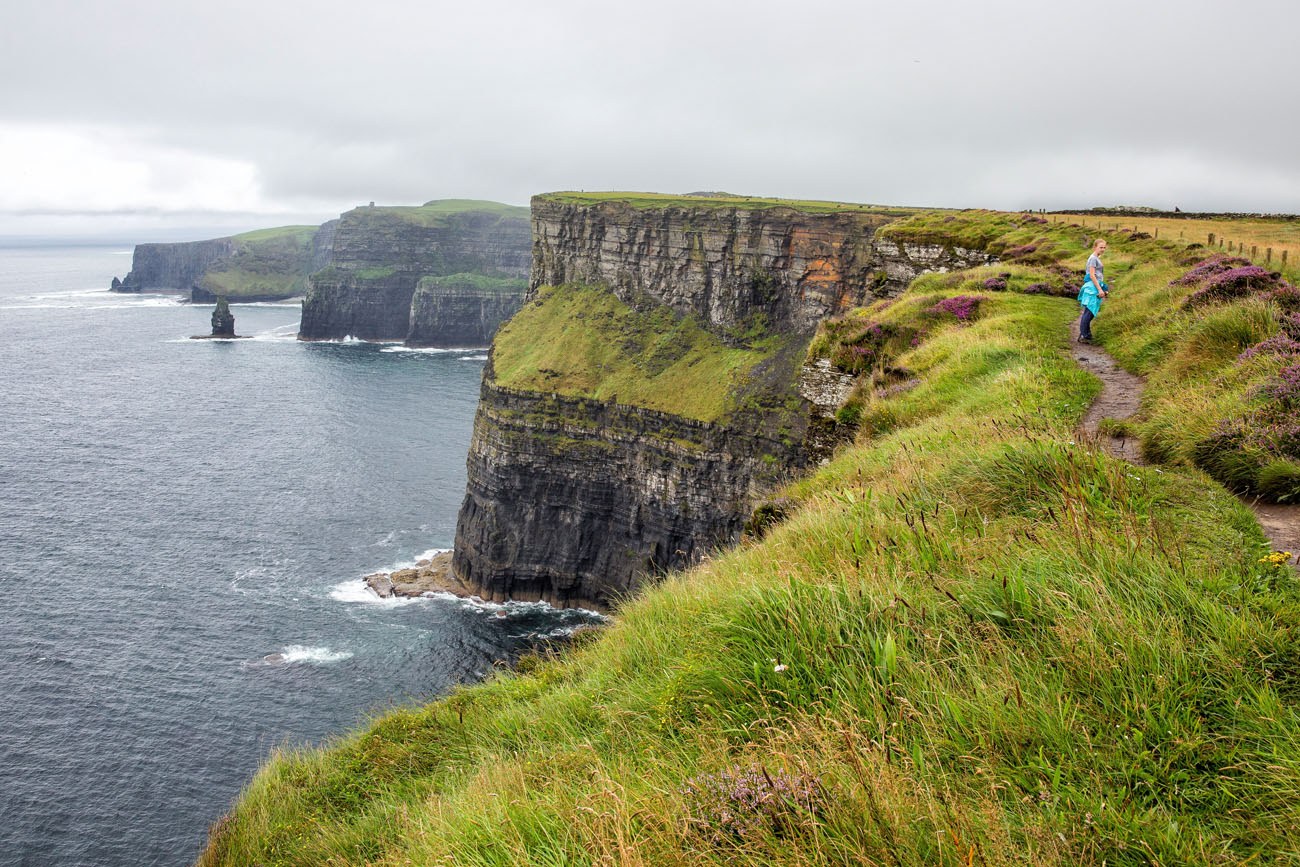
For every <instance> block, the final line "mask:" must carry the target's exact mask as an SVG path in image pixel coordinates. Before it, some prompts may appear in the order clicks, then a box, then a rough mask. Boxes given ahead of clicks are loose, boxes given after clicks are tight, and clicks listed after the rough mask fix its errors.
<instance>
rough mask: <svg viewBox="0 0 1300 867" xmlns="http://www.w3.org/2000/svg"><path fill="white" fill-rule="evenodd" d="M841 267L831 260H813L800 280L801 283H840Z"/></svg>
mask: <svg viewBox="0 0 1300 867" xmlns="http://www.w3.org/2000/svg"><path fill="white" fill-rule="evenodd" d="M840 280H841V275H840V269H839V265H838V264H837V263H836V262H832V261H831V260H830V259H813V260H812V261H811V262H809V263H808V268H807V270H805V271H804V272H803V276H802V277H800V278H799V282H800V283H839V282H840Z"/></svg>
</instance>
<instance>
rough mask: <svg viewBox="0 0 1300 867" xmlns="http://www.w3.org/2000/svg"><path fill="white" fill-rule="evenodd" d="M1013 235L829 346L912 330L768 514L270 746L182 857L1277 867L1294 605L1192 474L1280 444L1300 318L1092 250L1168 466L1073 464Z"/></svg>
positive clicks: (1033, 275) (1062, 248)
mask: <svg viewBox="0 0 1300 867" xmlns="http://www.w3.org/2000/svg"><path fill="white" fill-rule="evenodd" d="M968 219H970V220H973V221H976V222H978V223H979V224H980V225H979V226H973V227H966V228H965V229H963V231H962V234H963V236H967V235H972V234H973V235H980V234H982V233H983V231H984V230H985V229H990V228H991V227H992V226H993V225H994V224H995V223H996V221H1005V220H1009V219H1010V217H1009V216H1008V215H992V214H982V215H970V216H969V217H968ZM949 227H950V228H953V227H952V226H951V224H949ZM958 228H960V227H958ZM967 230H968V231H967ZM1014 231H1015V232H1016V233H1024V232H1030V231H1032V232H1035V233H1038V237H1037V239H1035V240H1036V241H1037V243H1029V244H1025V243H1023V242H1022V243H1017V244H1015V245H1011V244H1010V243H1009V240H1008V239H1006V238H1001V239H999V243H1000V245H1001V246H1003V247H1004V248H1005V250H1006V252H1005V255H1006V256H1007V257H1008V261H1007V262H1006V263H1005V264H1000V265H995V266H992V267H988V268H981V269H977V270H975V271H971V272H958V273H954V274H940V275H930V276H927V277H924V278H922V279H921V280H920V281H918V282H917V283H916V284H914V285H913V287H912V288H911V289H909V290H908V292H907V293H905V294H904V295H903V296H902V297H901V298H900V299H898V300H896V301H893V302H891V303H880V304H877V305H873V306H872V307H870V308H867V309H864V310H861V311H858V312H857V313H856V314H855V315H854V318H855V319H857V320H859V321H856V322H852V323H850V325H852V326H854V327H853V328H852V329H849V328H846V327H845V326H843V325H839V324H836V325H833V326H828V330H829V331H831V332H833V336H835V337H836V339H838V340H841V341H843V342H844V345H847V346H859V347H867V346H878V345H883V344H874V343H871V342H870V341H871V340H873V339H874V338H873V337H872V335H874V334H877V333H878V330H877V329H876V328H874V327H873V326H880V328H879V333H885V332H888V333H898V334H902V333H909V334H912V335H913V336H914V338H915V341H914V342H913V341H911V340H909V341H902V342H901V346H895V347H892V348H890V350H889V351H891V352H901V354H900V355H896V356H894V357H891V358H890V359H889V364H890V365H891V366H892V367H893V368H894V369H906V370H907V371H908V374H909V376H910V377H911V379H910V380H908V381H906V382H903V383H899V384H898V387H884V388H882V387H879V386H880V385H883V384H884V383H878V382H876V381H875V374H876V373H879V372H880V371H879V370H871V369H868V370H865V371H864V372H863V379H862V380H861V384H860V398H861V399H862V400H863V407H862V416H861V419H862V428H861V432H860V435H859V437H858V439H857V441H856V442H855V443H854V444H852V445H851V446H849V447H847V448H845V449H843V450H842V451H841V452H840V453H839V454H838V455H837V456H836V458H835V460H834V461H833V462H832V463H831V464H829V465H828V466H825V467H823V468H821V469H819V470H818V471H817V472H816V473H815V474H813V475H811V476H810V477H808V478H806V479H804V480H802V481H800V482H797V483H795V484H794V485H792V486H791V487H790V488H789V489H788V490H787V491H785V492H784V493H785V495H786V497H787V498H788V500H787V503H786V508H787V510H788V511H789V512H790V513H791V516H790V517H789V519H788V520H787V521H786V522H785V523H782V524H779V525H778V526H776V527H774V528H773V529H772V530H771V531H770V532H769V533H768V535H767V536H765V537H764V538H763V539H762V540H760V541H757V542H754V543H750V544H745V545H743V546H740V547H738V548H736V549H734V550H731V551H727V552H720V553H719V554H718V555H717V556H716V557H713V558H711V559H710V560H709V561H707V562H706V563H704V564H702V565H701V566H700V567H698V568H696V569H694V570H691V571H690V572H687V573H684V574H680V575H675V576H671V577H670V578H669V579H668V580H667V581H666V582H665V583H663V584H661V585H659V586H657V587H655V588H652V589H649V590H647V591H646V592H645V593H644V594H643V595H642V596H641V597H640V598H638V599H637V600H635V601H633V602H631V603H630V604H628V605H627V606H625V607H624V608H623V609H622V610H621V612H620V615H619V617H618V619H617V622H616V623H615V624H614V625H613V626H611V627H610V628H609V629H607V630H606V631H605V632H604V633H603V634H600V635H598V636H587V637H586V638H585V639H584V640H582V641H581V642H579V643H578V644H577V646H575V647H574V648H573V649H571V650H569V651H567V652H565V653H563V654H560V655H548V654H541V655H538V656H535V657H526V658H525V659H524V660H523V661H522V663H521V665H520V666H519V670H518V671H516V672H500V673H498V674H496V675H494V676H493V677H492V678H491V679H490V680H489V681H488V682H487V683H484V684H481V685H477V686H468V687H463V688H460V689H458V690H456V691H455V692H454V693H452V694H451V695H450V696H448V697H445V698H443V699H441V700H439V701H435V702H432V703H430V704H428V705H425V706H422V707H411V708H408V709H403V710H397V711H393V712H389V713H386V714H384V715H382V716H381V717H379V718H378V719H377V720H376V721H374V722H373V723H372V724H370V725H368V726H366V727H364V728H362V729H360V730H358V731H356V732H354V733H352V734H349V735H347V736H345V737H342V738H340V739H338V740H337V741H335V742H333V743H332V744H330V745H328V746H327V747H326V748H323V749H304V750H288V749H286V750H281V751H278V752H277V753H276V754H275V756H274V757H273V758H272V760H271V761H270V762H269V763H268V764H267V766H266V767H265V768H264V769H263V770H262V771H261V772H260V773H259V774H258V775H257V777H256V778H255V779H254V780H253V781H252V782H251V784H250V785H249V787H248V788H247V790H246V791H245V792H244V794H243V795H242V797H241V799H240V801H239V802H238V803H237V804H236V806H235V808H234V810H233V811H232V814H231V816H230V817H229V818H227V819H224V820H222V821H221V822H220V823H218V824H217V825H216V826H214V829H213V831H212V835H211V838H210V843H209V847H208V849H207V851H206V853H205V854H204V856H203V857H202V859H201V861H200V863H201V864H203V865H217V864H229V865H242V864H253V863H263V864H267V865H280V864H285V865H287V864H326V863H329V864H357V865H360V864H375V865H399V864H408V863H415V864H439V863H448V864H452V863H454V864H462V865H483V867H486V865H505V864H511V865H537V867H540V865H557V864H595V863H606V862H608V863H635V864H642V865H680V864H711V865H729V867H739V865H768V867H777V865H805V867H813V865H818V867H820V865H826V867H829V865H842V864H848V863H852V864H863V863H868V864H887V865H923V864H924V865H929V864H938V865H952V867H956V865H969V864H983V865H1018V864H1026V863H1032V864H1041V865H1077V864H1087V865H1101V864H1112V865H1114V864H1130V865H1149V864H1166V865H1172V864H1180V865H1181V864H1194V865H1217V864H1239V863H1259V864H1277V863H1291V862H1292V861H1294V860H1295V854H1296V853H1297V852H1298V851H1300V799H1297V798H1296V797H1295V792H1296V791H1297V790H1298V789H1300V678H1298V677H1297V674H1296V670H1297V663H1296V660H1300V582H1298V581H1297V580H1296V576H1295V574H1294V572H1293V571H1291V570H1290V569H1289V568H1287V567H1283V566H1279V565H1275V564H1272V563H1271V562H1269V558H1267V557H1264V556H1263V555H1264V554H1265V553H1266V552H1267V550H1268V549H1267V547H1266V543H1265V540H1264V537H1263V535H1262V533H1261V531H1260V528H1259V525H1258V524H1257V523H1256V522H1255V520H1254V519H1253V517H1252V516H1251V515H1250V513H1249V512H1248V511H1247V510H1246V509H1245V508H1244V507H1243V506H1242V505H1241V504H1240V503H1239V502H1238V500H1237V499H1236V498H1235V497H1233V496H1231V495H1230V494H1228V493H1227V491H1226V490H1225V489H1224V488H1223V487H1222V486H1221V485H1219V484H1216V483H1215V482H1214V481H1213V480H1212V479H1211V477H1210V475H1207V472H1205V471H1202V470H1201V469H1198V468H1197V466H1198V464H1197V461H1198V460H1200V459H1201V457H1207V458H1209V459H1210V461H1209V465H1208V467H1209V471H1210V472H1217V470H1215V467H1221V466H1222V463H1223V460H1222V459H1223V458H1224V457H1225V456H1231V455H1232V454H1241V455H1245V456H1246V457H1245V459H1244V460H1238V461H1236V462H1235V463H1233V462H1229V463H1231V467H1230V469H1233V470H1234V471H1239V470H1242V469H1248V468H1249V467H1251V466H1253V467H1255V468H1256V469H1259V468H1260V467H1261V466H1263V464H1260V463H1258V462H1257V461H1256V458H1258V457H1259V455H1261V454H1264V453H1265V451H1266V449H1267V448H1269V447H1271V446H1269V444H1268V443H1267V442H1264V441H1262V440H1259V441H1256V440H1250V441H1243V439H1242V437H1246V438H1247V439H1249V437H1258V436H1260V435H1263V434H1266V433H1267V432H1268V428H1267V425H1266V424H1264V423H1263V421H1264V419H1263V416H1265V415H1267V414H1268V413H1280V416H1279V417H1281V418H1282V422H1280V423H1279V424H1281V427H1280V428H1279V430H1280V431H1281V434H1280V435H1281V436H1282V437H1283V442H1282V446H1281V448H1283V449H1294V447H1295V446H1294V440H1291V439H1287V437H1289V436H1293V435H1294V434H1293V433H1290V432H1291V431H1293V430H1294V428H1293V425H1294V421H1295V414H1294V413H1295V412H1296V407H1297V405H1298V404H1300V393H1298V392H1297V390H1296V389H1297V386H1296V385H1295V383H1296V382H1297V380H1295V379H1294V377H1292V378H1290V379H1288V378H1287V376H1286V375H1285V371H1287V370H1294V369H1300V348H1296V347H1293V346H1291V345H1290V344H1288V343H1286V341H1285V340H1282V339H1280V338H1285V337H1286V335H1287V334H1289V333H1290V332H1289V331H1287V329H1288V328H1292V327H1295V321H1294V320H1292V319H1290V318H1289V317H1291V316H1292V315H1294V314H1295V313H1297V312H1300V311H1297V310H1296V309H1295V307H1294V306H1288V305H1293V304H1294V298H1293V297H1292V296H1291V295H1289V294H1288V293H1287V291H1286V290H1285V287H1278V286H1276V285H1273V284H1270V285H1269V286H1264V285H1263V283H1260V282H1256V283H1245V284H1239V283H1238V282H1234V281H1235V280H1236V278H1237V277H1238V276H1241V274H1240V272H1239V271H1238V268H1237V267H1234V263H1228V265H1229V270H1226V271H1216V270H1215V269H1214V267H1213V266H1204V267H1202V269H1201V271H1199V272H1198V274H1201V275H1203V276H1204V279H1202V278H1201V277H1200V276H1198V277H1196V278H1195V279H1192V280H1190V281H1189V280H1188V275H1189V274H1190V273H1191V272H1192V270H1193V268H1194V267H1195V266H1196V265H1197V264H1198V262H1200V261H1201V260H1203V259H1204V257H1205V256H1206V255H1207V252H1208V251H1203V250H1195V249H1192V250H1187V249H1185V248H1183V247H1180V246H1178V245H1175V244H1164V243H1159V242H1155V241H1154V240H1148V239H1132V238H1129V237H1127V236H1126V235H1122V234H1119V233H1114V234H1111V235H1110V237H1109V240H1110V242H1111V250H1110V253H1109V254H1108V255H1107V259H1106V262H1107V276H1108V277H1109V278H1110V279H1111V284H1112V289H1113V292H1112V297H1111V298H1110V299H1109V300H1108V301H1107V302H1106V306H1104V307H1103V308H1102V314H1101V316H1100V317H1099V318H1098V319H1097V322H1096V324H1094V326H1093V327H1094V331H1095V333H1096V334H1097V336H1098V338H1099V339H1100V340H1101V341H1102V342H1103V343H1104V344H1105V345H1106V346H1107V348H1109V349H1110V350H1111V351H1112V352H1113V353H1114V354H1115V355H1116V356H1117V357H1118V358H1119V359H1120V361H1121V362H1122V363H1123V364H1124V365H1125V366H1126V367H1129V368H1130V369H1132V370H1135V371H1137V372H1142V373H1146V374H1147V375H1148V376H1149V379H1148V386H1147V397H1146V400H1145V401H1144V410H1143V414H1142V415H1140V416H1139V418H1138V419H1137V421H1136V422H1135V423H1134V424H1135V427H1134V430H1133V434H1134V435H1135V436H1140V437H1141V439H1142V441H1143V444H1144V447H1145V448H1146V449H1147V450H1148V453H1149V454H1150V455H1152V456H1154V457H1158V458H1159V459H1160V460H1162V461H1163V462H1164V463H1162V464H1161V465H1160V466H1153V467H1137V466H1132V465H1130V464H1127V463H1123V462H1120V461H1117V460H1114V459H1111V458H1109V457H1107V456H1106V455H1105V453H1104V452H1102V451H1101V450H1100V449H1098V448H1096V447H1095V445H1094V444H1092V443H1090V442H1086V441H1081V440H1080V439H1079V437H1078V435H1077V433H1076V426H1077V424H1078V423H1079V421H1080V419H1081V417H1082V416H1083V414H1084V411H1085V408H1086V407H1087V406H1088V404H1089V402H1090V401H1091V400H1092V399H1093V397H1095V395H1096V394H1097V393H1098V390H1099V387H1100V386H1099V383H1098V381H1097V380H1096V379H1095V378H1094V377H1093V376H1092V375H1091V374H1090V373H1088V372H1086V371H1084V370H1082V369H1081V368H1080V367H1079V366H1078V365H1077V364H1076V363H1075V361H1074V359H1073V358H1072V353H1071V346H1070V344H1069V338H1068V331H1067V327H1068V325H1069V323H1070V321H1071V320H1072V319H1073V318H1074V317H1075V316H1076V315H1077V313H1078V305H1077V303H1075V301H1074V300H1073V299H1072V298H1069V297H1054V296H1053V295H1052V294H1050V293H1049V292H1047V291H1046V290H1044V289H1043V288H1042V287H1044V286H1046V287H1048V289H1051V288H1052V287H1053V286H1056V287H1057V288H1059V289H1063V290H1065V291H1069V290H1070V286H1071V284H1073V283H1074V282H1075V280H1076V278H1077V275H1078V272H1079V271H1080V270H1081V268H1082V265H1083V260H1082V258H1080V256H1081V245H1082V244H1083V243H1084V238H1083V235H1084V233H1083V232H1082V231H1081V230H1080V227H1078V226H1070V225H1068V224H1057V225H1051V224H1040V223H1028V224H1026V223H1024V222H1023V221H1021V223H1020V224H1018V225H1015V228H1014ZM1022 237H1023V235H1021V234H1016V235H1015V239H1016V240H1017V241H1020V240H1021V239H1022ZM1029 246H1033V247H1035V250H1033V251H1030V252H1018V253H1016V254H1015V255H1014V256H1012V253H1011V251H1012V250H1015V249H1016V247H1029ZM1040 251H1041V252H1042V256H1041V257H1040V258H1038V259H1035V258H1033V257H1036V256H1039V253H1040ZM1058 269H1064V271H1061V270H1058ZM1225 274H1226V275H1228V277H1227V278H1225V277H1224V276H1223V275H1225ZM1247 276H1250V277H1251V278H1252V279H1258V280H1260V281H1262V280H1263V278H1259V277H1258V275H1257V274H1255V272H1249V273H1248V275H1247ZM1243 285H1244V286H1245V287H1246V289H1247V290H1249V291H1243V292H1241V293H1240V294H1235V293H1236V289H1234V288H1233V287H1237V288H1240V287H1241V286H1243ZM1270 287H1271V288H1270ZM971 299H978V300H977V301H976V302H972V300H971ZM552 300H553V301H555V302H556V303H560V302H562V301H563V300H564V299H562V298H555V299H552ZM572 300H573V301H575V302H577V301H580V300H582V296H581V295H580V294H577V293H575V295H574V297H573V299H572ZM573 306H575V307H578V306H581V305H579V304H577V303H575V304H574V305H573ZM953 311H957V312H953ZM959 313H960V314H963V315H959ZM557 322H558V318H557ZM557 327H558V326H557ZM1288 339H1293V340H1296V341H1300V335H1297V336H1296V337H1295V338H1288ZM1270 341H1271V342H1270ZM1265 344H1267V346H1265ZM712 382H714V380H708V381H706V383H705V385H704V387H706V388H707V387H708V386H709V384H710V383H712ZM697 387H699V386H692V388H697ZM684 397H685V396H684ZM1260 414H1263V415H1260ZM1257 416H1258V417H1257ZM1239 418H1245V419H1246V421H1247V422H1248V423H1247V424H1245V425H1244V428H1243V429H1242V430H1239V431H1236V432H1235V433H1233V431H1229V432H1228V433H1230V434H1233V435H1232V436H1229V437H1227V438H1226V439H1218V438H1217V434H1216V433H1215V431H1216V428H1217V427H1218V426H1219V424H1220V423H1221V422H1223V421H1225V420H1226V421H1232V420H1234V419H1239ZM1288 425H1291V426H1290V427H1288ZM1206 442H1209V443H1210V444H1211V445H1215V444H1216V443H1217V448H1218V451H1217V452H1216V451H1215V449H1210V450H1209V451H1206V452H1198V450H1197V448H1195V446H1196V445H1197V444H1198V443H1206ZM1234 449H1235V450H1236V451H1234ZM1252 450H1253V451H1252ZM1198 455H1200V456H1201V457H1198ZM1296 457H1300V456H1296ZM1273 460H1275V461H1280V462H1282V463H1285V459H1284V457H1276V456H1275V457H1274V458H1273ZM1252 462H1254V463H1252ZM1293 462H1294V461H1293ZM1279 466H1280V464H1279ZM1280 474H1281V470H1278V472H1277V473H1275V474H1274V478H1277V477H1280ZM684 507H685V504H684Z"/></svg>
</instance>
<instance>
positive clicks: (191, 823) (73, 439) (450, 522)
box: [0, 247, 586, 865]
mask: <svg viewBox="0 0 1300 867" xmlns="http://www.w3.org/2000/svg"><path fill="white" fill-rule="evenodd" d="M129 267H130V255H129V251H127V250H125V249H121V248H118V249H113V248H55V247H45V248H37V249H16V248H0V864H3V865H46V864H87V865H140V864H183V863H187V862H189V861H191V860H192V859H193V858H194V857H195V856H196V855H197V853H198V850H199V848H200V847H201V845H202V843H203V840H204V837H205V834H206V829H207V826H208V825H209V824H210V823H211V822H212V821H214V820H215V819H216V818H218V817H219V816H220V815H221V813H223V812H224V811H225V809H226V808H227V807H228V806H229V804H230V802H231V800H232V799H233V798H234V796H235V795H236V794H237V793H238V791H239V789H240V788H241V787H242V786H243V785H244V784H245V783H246V782H247V781H248V779H249V778H250V776H251V775H252V773H253V772H254V771H255V770H256V768H257V766H258V764H259V763H260V762H261V761H262V760H263V759H264V758H265V757H266V755H267V754H268V752H269V751H270V750H271V749H273V748H274V747H276V746H278V745H281V744H285V743H290V744H299V743H316V742H320V741H321V740H323V739H325V738H327V737H328V736H329V735H331V734H337V733H342V732H344V731H346V730H347V729H348V728H350V727H353V726H355V725H357V724H359V723H362V722H364V721H365V720H366V719H367V717H368V716H369V715H370V714H372V713H374V712H375V711H378V710H382V709H384V708H387V707H391V706H393V705H396V704H402V703H408V702H411V701H416V700H420V699H425V698H428V697H430V696H434V695H436V694H438V693H440V692H442V691H445V690H446V689H447V688H448V687H449V686H450V685H452V684H454V683H457V682H462V681H467V680H474V679H477V678H480V677H482V676H483V675H484V674H486V673H487V672H489V671H490V670H491V669H492V667H493V665H494V664H495V663H496V662H497V661H499V660H502V659H507V658H509V657H510V656H512V655H513V654H516V653H518V652H519V651H520V650H522V649H524V648H525V647H526V646H528V645H529V644H530V643H531V642H534V641H536V640H537V638H538V636H544V635H547V634H560V633H562V632H563V631H564V630H566V629H568V628H571V627H572V626H574V625H575V624H577V623H578V622H581V620H583V619H584V618H585V617H586V615H584V614H582V613H580V612H556V611H552V610H550V609H547V608H545V607H543V606H537V605H513V604H512V605H509V606H505V607H502V606H493V605H474V604H470V603H468V602H464V601H461V600H454V599H450V598H442V599H427V600H418V601H408V602H400V603H390V602H382V601H380V600H378V599H377V598H375V597H374V596H373V595H371V594H369V592H368V591H366V590H365V589H364V588H363V586H362V584H361V581H360V578H361V576H363V575H365V574H367V573H369V572H372V571H375V570H377V569H380V568H391V567H394V566H397V565H401V564H409V563H411V562H412V561H414V560H415V559H416V558H417V557H418V556H420V555H421V554H422V552H426V551H428V550H430V549H436V548H446V547H450V545H451V541H452V536H453V532H454V529H455V520H456V510H457V508H458V507H459V505H460V500H461V497H462V496H463V494H464V472H465V453H466V449H467V447H468V443H469V436H470V428H471V422H472V417H473V412H474V406H475V402H476V399H477V395H478V385H479V378H480V375H481V373H482V362H483V360H484V355H483V353H482V352H481V351H480V352H428V351H424V352H416V351H404V350H402V349H400V347H396V346H387V347H381V346H376V345H370V344H359V343H344V344H303V343H299V342H298V341H296V340H295V339H294V334H295V332H296V329H297V322H298V308H297V306H296V305H291V304H283V305H236V306H235V307H234V308H233V311H234V314H235V318H236V321H235V327H236V331H237V332H238V333H240V334H249V335H253V339H251V340H240V341H233V342H215V341H196V340H189V339H188V337H189V335H191V334H203V333H206V332H207V331H209V330H210V326H209V316H210V313H211V311H210V309H208V308H205V307H194V306H190V305H187V304H182V303H180V302H179V300H177V299H174V298H170V297H165V296H119V295H112V294H110V293H108V292H107V291H105V290H104V289H103V287H105V286H106V285H107V284H108V281H109V279H110V278H111V277H112V276H114V275H121V274H123V273H125V272H126V271H127V270H129ZM277 654H278V656H276V655H277ZM268 658H269V659H268Z"/></svg>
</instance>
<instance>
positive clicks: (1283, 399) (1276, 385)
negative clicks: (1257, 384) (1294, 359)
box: [1259, 364, 1300, 412]
mask: <svg viewBox="0 0 1300 867" xmlns="http://www.w3.org/2000/svg"><path fill="white" fill-rule="evenodd" d="M1259 393H1260V396H1261V397H1263V398H1265V399H1267V400H1271V401H1273V402H1275V403H1277V404H1278V408H1279V409H1282V410H1285V411H1288V412H1289V411H1291V410H1300V364H1293V365H1291V366H1290V367H1284V368H1282V370H1281V371H1280V372H1279V373H1278V375H1277V376H1276V377H1275V378H1274V379H1272V380H1270V381H1269V382H1267V383H1265V384H1264V386H1263V387H1262V388H1261V389H1260V392H1259Z"/></svg>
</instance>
